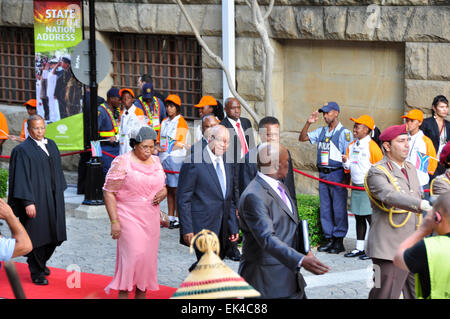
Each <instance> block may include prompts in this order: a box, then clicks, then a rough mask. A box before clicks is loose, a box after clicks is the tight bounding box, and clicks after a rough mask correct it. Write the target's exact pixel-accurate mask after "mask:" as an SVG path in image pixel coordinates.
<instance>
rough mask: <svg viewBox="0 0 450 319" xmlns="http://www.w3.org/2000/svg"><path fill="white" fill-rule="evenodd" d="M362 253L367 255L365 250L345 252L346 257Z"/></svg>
mask: <svg viewBox="0 0 450 319" xmlns="http://www.w3.org/2000/svg"><path fill="white" fill-rule="evenodd" d="M362 255H365V252H364V250H358V249H355V250H353V251H352V252H350V253H347V254H345V255H344V257H359V256H362Z"/></svg>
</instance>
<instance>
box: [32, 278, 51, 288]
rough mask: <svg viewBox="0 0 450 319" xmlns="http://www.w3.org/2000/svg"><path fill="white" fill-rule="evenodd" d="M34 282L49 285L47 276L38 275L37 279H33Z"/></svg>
mask: <svg viewBox="0 0 450 319" xmlns="http://www.w3.org/2000/svg"><path fill="white" fill-rule="evenodd" d="M32 281H33V284H35V285H39V286H45V285H48V280H47V279H46V278H45V277H38V278H35V279H32Z"/></svg>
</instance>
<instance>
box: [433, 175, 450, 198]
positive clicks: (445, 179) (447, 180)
mask: <svg viewBox="0 0 450 319" xmlns="http://www.w3.org/2000/svg"><path fill="white" fill-rule="evenodd" d="M435 180H436V178H435V179H433V180H432V181H431V183H430V196H434V193H433V184H434V181H435ZM443 180H444V181H446V182H447V183H448V184H449V185H450V180H449V179H447V178H445V177H444V178H443Z"/></svg>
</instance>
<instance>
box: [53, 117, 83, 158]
mask: <svg viewBox="0 0 450 319" xmlns="http://www.w3.org/2000/svg"><path fill="white" fill-rule="evenodd" d="M45 137H46V138H50V139H52V140H54V141H55V143H56V145H58V149H59V150H60V151H73V150H82V149H83V148H84V144H83V113H80V114H77V115H73V116H69V117H66V118H64V119H62V120H60V121H58V122H55V123H50V124H48V125H47V130H46V132H45Z"/></svg>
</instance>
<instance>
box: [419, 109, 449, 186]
mask: <svg viewBox="0 0 450 319" xmlns="http://www.w3.org/2000/svg"><path fill="white" fill-rule="evenodd" d="M420 129H421V130H422V131H423V134H425V135H426V136H428V137H429V138H430V139H431V141H432V142H433V145H434V148H435V149H436V153H437V152H438V150H439V127H438V125H437V122H436V120H435V119H434V117H429V118H426V119H425V120H423V123H422V125H421V126H420ZM444 129H445V130H447V142H448V141H450V122H449V121H447V120H445V128H444ZM444 172H445V167H444V166H443V165H441V163H438V167H437V169H436V171H435V172H434V175H433V176H432V178H434V177H436V176H438V175H441V174H443V173H444Z"/></svg>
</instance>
